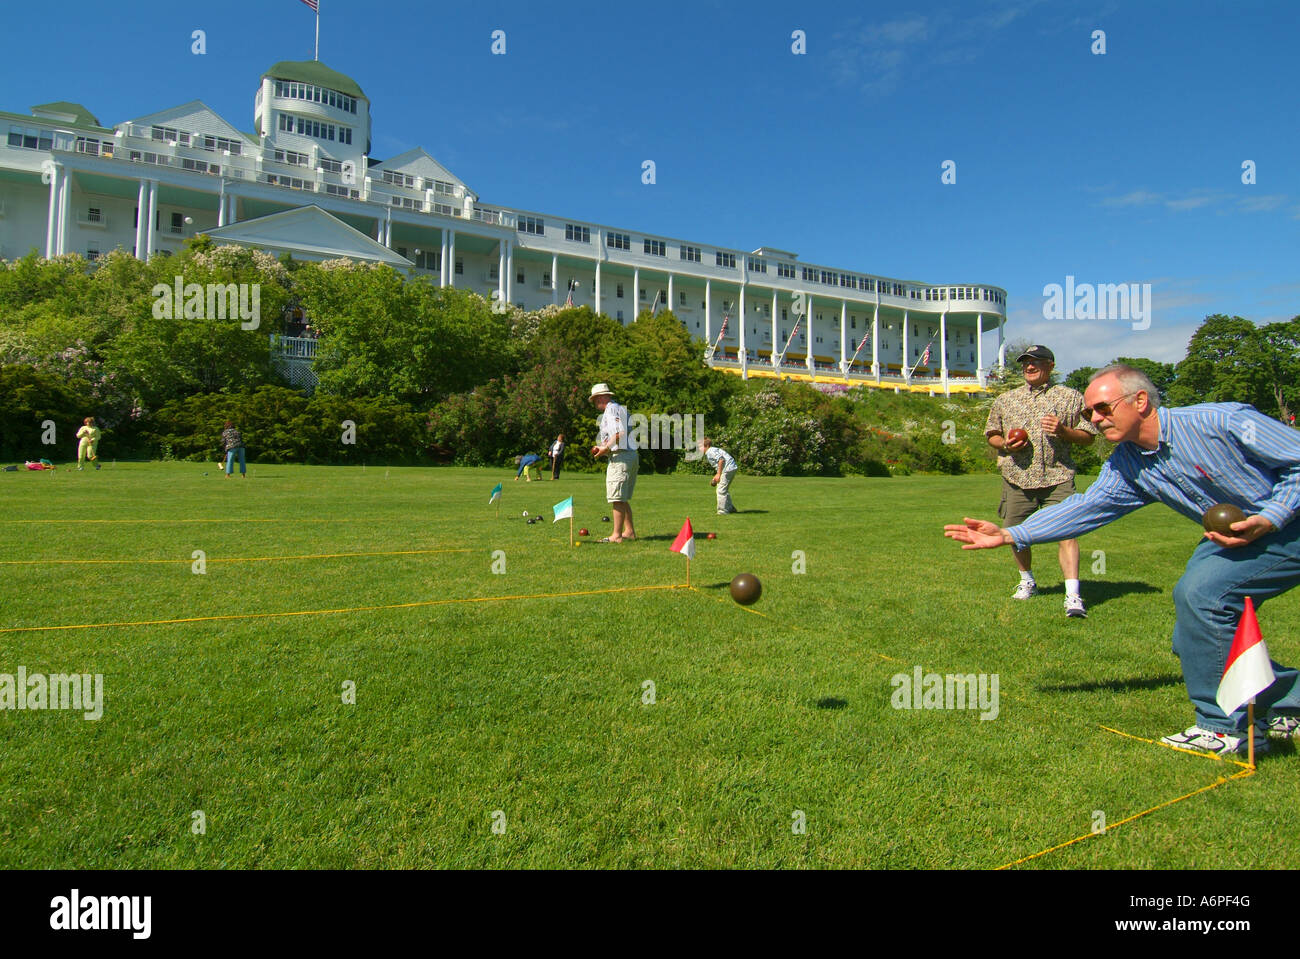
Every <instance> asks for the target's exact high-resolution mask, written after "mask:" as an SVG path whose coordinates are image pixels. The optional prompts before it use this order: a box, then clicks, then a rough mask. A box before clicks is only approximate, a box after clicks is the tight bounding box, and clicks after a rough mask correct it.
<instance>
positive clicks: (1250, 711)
mask: <svg viewBox="0 0 1300 959" xmlns="http://www.w3.org/2000/svg"><path fill="white" fill-rule="evenodd" d="M1246 735H1247V736H1249V737H1250V747H1249V749H1250V755H1249V756H1247V757H1246V761H1247V762H1248V763H1250V768H1251V769H1254V768H1255V697H1254V696H1251V697H1250V705H1249V706H1247V707H1246Z"/></svg>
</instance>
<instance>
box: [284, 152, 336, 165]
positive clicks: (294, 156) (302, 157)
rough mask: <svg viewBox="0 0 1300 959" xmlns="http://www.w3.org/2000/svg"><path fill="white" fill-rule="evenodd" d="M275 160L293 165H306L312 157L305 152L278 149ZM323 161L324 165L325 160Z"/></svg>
mask: <svg viewBox="0 0 1300 959" xmlns="http://www.w3.org/2000/svg"><path fill="white" fill-rule="evenodd" d="M275 162H276V163H288V164H291V165H293V166H306V165H307V164H308V163H310V162H311V158H310V157H308V156H307V154H305V153H294V152H293V151H292V150H276V151H275ZM321 162H322V165H323V164H324V161H321Z"/></svg>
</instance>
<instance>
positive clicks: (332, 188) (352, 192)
mask: <svg viewBox="0 0 1300 959" xmlns="http://www.w3.org/2000/svg"><path fill="white" fill-rule="evenodd" d="M325 192H326V193H328V194H329V195H330V196H342V197H350V198H352V199H353V200H359V199H360V198H361V191H360V190H358V189H356V188H355V187H346V186H337V185H336V184H333V183H326V184H325Z"/></svg>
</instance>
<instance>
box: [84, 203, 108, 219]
mask: <svg viewBox="0 0 1300 959" xmlns="http://www.w3.org/2000/svg"><path fill="white" fill-rule="evenodd" d="M103 219H104V214H103V211H102V210H101V209H100V208H99V207H97V206H92V207H89V208H87V210H86V222H87V223H100V222H103Z"/></svg>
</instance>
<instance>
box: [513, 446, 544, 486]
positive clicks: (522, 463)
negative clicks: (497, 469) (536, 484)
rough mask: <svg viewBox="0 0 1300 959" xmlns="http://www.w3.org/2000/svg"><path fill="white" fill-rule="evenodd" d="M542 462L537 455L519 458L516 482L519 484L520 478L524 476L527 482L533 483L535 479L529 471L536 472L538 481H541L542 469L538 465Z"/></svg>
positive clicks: (530, 454) (526, 454)
mask: <svg viewBox="0 0 1300 959" xmlns="http://www.w3.org/2000/svg"><path fill="white" fill-rule="evenodd" d="M541 461H542V458H541V457H540V456H538V455H537V454H536V453H525V454H524V455H523V456H520V457H518V458H517V462H518V463H519V470H518V472H516V473H515V482H516V483H518V482H519V477H520V476H521V475H522V476H523V478H524V480H525V481H526V482H529V483H531V482H532V481H533V477H532V474H531V473H530V472H529V470H536V471H537V479H538V480H539V481H540V480H541V478H542V468H541V467H540V466H538V465H536V464H538V463H540V462H541Z"/></svg>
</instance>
